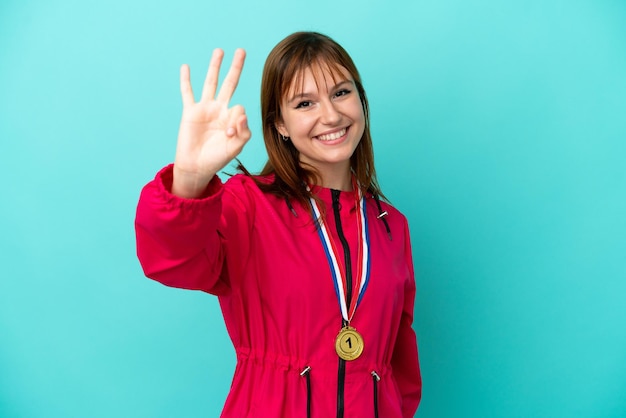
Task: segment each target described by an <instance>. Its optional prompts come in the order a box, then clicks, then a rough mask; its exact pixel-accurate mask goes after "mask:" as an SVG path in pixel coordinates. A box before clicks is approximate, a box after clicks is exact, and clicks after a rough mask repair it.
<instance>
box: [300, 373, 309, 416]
mask: <svg viewBox="0 0 626 418" xmlns="http://www.w3.org/2000/svg"><path fill="white" fill-rule="evenodd" d="M300 376H302V377H305V378H306V416H307V418H311V366H306V367H305V368H304V370H302V372H300Z"/></svg>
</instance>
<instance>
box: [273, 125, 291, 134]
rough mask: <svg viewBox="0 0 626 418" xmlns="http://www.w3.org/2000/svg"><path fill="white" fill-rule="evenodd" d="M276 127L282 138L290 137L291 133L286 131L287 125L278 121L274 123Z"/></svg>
mask: <svg viewBox="0 0 626 418" xmlns="http://www.w3.org/2000/svg"><path fill="white" fill-rule="evenodd" d="M274 127H276V130H277V131H278V133H279V134H281V135H282V136H289V132H287V129H285V124H284V123H283V122H282V121H276V123H274Z"/></svg>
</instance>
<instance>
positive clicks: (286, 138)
mask: <svg viewBox="0 0 626 418" xmlns="http://www.w3.org/2000/svg"><path fill="white" fill-rule="evenodd" d="M280 137H281V139H282V140H283V141H285V142H287V141H289V139H290V138H289V137H288V136H285V135H283V134H280Z"/></svg>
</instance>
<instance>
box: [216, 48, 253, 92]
mask: <svg viewBox="0 0 626 418" xmlns="http://www.w3.org/2000/svg"><path fill="white" fill-rule="evenodd" d="M245 59H246V51H244V50H243V49H241V48H239V49H237V50H236V51H235V56H234V57H233V62H232V64H230V69H229V70H228V74H226V78H224V82H223V83H222V87H221V88H220V92H219V93H218V94H217V101H219V102H222V103H225V104H228V102H229V101H230V99H231V97H233V93H234V92H235V89H236V88H237V83H239V76H240V75H241V70H242V69H243V62H244V61H245Z"/></svg>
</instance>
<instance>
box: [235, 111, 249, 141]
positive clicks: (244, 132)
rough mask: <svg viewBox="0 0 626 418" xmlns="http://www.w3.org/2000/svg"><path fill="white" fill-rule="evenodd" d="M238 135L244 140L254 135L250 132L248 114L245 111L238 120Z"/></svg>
mask: <svg viewBox="0 0 626 418" xmlns="http://www.w3.org/2000/svg"><path fill="white" fill-rule="evenodd" d="M237 136H238V137H239V138H241V139H243V140H244V141H247V140H248V139H250V137H251V136H252V132H250V128H249V127H248V116H246V114H245V113H244V114H243V115H241V116H239V119H238V120H237Z"/></svg>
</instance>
